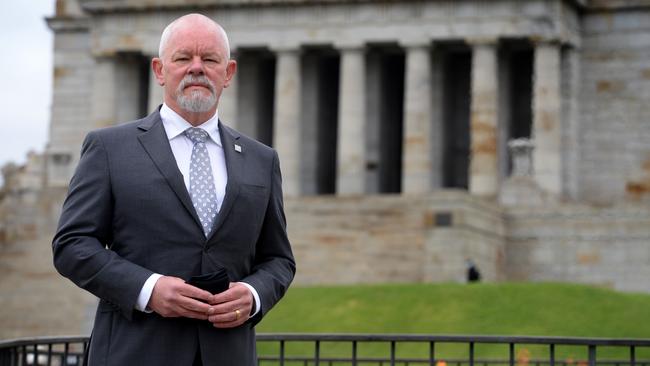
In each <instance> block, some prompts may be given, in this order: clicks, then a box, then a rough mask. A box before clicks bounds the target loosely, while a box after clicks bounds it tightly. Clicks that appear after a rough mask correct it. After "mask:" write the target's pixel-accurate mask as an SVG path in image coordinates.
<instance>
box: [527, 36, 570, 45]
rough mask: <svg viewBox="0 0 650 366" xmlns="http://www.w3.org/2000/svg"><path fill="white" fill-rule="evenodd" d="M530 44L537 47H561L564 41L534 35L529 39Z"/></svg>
mask: <svg viewBox="0 0 650 366" xmlns="http://www.w3.org/2000/svg"><path fill="white" fill-rule="evenodd" d="M528 39H529V40H530V42H531V43H532V44H533V45H534V46H535V47H537V46H558V47H559V46H561V45H562V40H560V39H558V38H550V37H547V36H543V35H532V36H530V37H528Z"/></svg>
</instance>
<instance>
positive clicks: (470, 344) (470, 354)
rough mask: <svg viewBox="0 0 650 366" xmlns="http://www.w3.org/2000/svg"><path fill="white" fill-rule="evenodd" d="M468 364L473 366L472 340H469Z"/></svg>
mask: <svg viewBox="0 0 650 366" xmlns="http://www.w3.org/2000/svg"><path fill="white" fill-rule="evenodd" d="M469 366H474V342H469Z"/></svg>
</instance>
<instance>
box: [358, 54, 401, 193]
mask: <svg viewBox="0 0 650 366" xmlns="http://www.w3.org/2000/svg"><path fill="white" fill-rule="evenodd" d="M404 63H405V55H404V51H403V50H402V49H401V48H399V47H397V46H393V45H388V46H383V45H382V46H373V47H371V48H370V50H369V52H368V59H367V66H368V70H367V72H368V74H367V84H366V87H367V98H368V99H367V102H368V121H367V122H368V124H367V131H368V142H369V143H368V176H369V182H368V191H369V192H371V193H372V192H375V193H399V192H401V189H402V144H403V141H402V140H403V112H404Z"/></svg>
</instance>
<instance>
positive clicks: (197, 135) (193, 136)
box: [184, 127, 208, 144]
mask: <svg viewBox="0 0 650 366" xmlns="http://www.w3.org/2000/svg"><path fill="white" fill-rule="evenodd" d="M184 133H185V136H187V137H188V138H189V139H190V140H192V142H193V143H195V144H198V143H200V142H205V140H207V139H208V133H207V132H206V131H205V130H204V129H202V128H198V127H190V128H188V129H187V130H185V132H184Z"/></svg>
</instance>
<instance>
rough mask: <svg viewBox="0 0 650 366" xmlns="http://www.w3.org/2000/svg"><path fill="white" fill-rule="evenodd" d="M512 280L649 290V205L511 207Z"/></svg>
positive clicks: (509, 268)
mask: <svg viewBox="0 0 650 366" xmlns="http://www.w3.org/2000/svg"><path fill="white" fill-rule="evenodd" d="M505 217H506V222H507V232H508V234H507V241H506V243H507V244H506V253H507V254H506V263H505V264H506V265H505V268H506V271H507V276H506V277H507V278H508V280H512V281H559V282H566V281H569V282H577V283H589V284H597V285H602V286H607V287H611V288H614V289H617V290H624V291H639V292H650V282H649V281H648V278H650V246H649V245H648V243H650V207H648V206H647V205H640V204H625V205H619V206H614V207H607V208H603V207H594V206H586V205H575V204H559V205H549V206H546V207H536V208H517V209H509V210H507V211H506V214H505Z"/></svg>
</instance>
